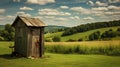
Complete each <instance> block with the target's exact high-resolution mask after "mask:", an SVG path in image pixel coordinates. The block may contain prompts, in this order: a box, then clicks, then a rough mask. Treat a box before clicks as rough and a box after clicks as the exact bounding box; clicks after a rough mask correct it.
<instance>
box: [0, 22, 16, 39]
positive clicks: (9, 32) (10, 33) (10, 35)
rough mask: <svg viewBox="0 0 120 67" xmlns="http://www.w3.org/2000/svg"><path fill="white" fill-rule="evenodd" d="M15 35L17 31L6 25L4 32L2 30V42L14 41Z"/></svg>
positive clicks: (0, 36)
mask: <svg viewBox="0 0 120 67" xmlns="http://www.w3.org/2000/svg"><path fill="white" fill-rule="evenodd" d="M14 35H15V29H14V28H13V27H12V26H11V25H10V24H6V25H5V28H4V29H3V30H0V41H13V40H14Z"/></svg>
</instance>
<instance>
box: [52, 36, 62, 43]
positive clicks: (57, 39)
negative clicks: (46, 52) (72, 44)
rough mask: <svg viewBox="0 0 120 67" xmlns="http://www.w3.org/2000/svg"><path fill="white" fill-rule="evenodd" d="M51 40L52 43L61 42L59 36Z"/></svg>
mask: <svg viewBox="0 0 120 67" xmlns="http://www.w3.org/2000/svg"><path fill="white" fill-rule="evenodd" d="M52 40H53V41H54V42H60V41H61V38H60V36H54V37H53V38H52Z"/></svg>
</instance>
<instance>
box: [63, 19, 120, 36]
mask: <svg viewBox="0 0 120 67" xmlns="http://www.w3.org/2000/svg"><path fill="white" fill-rule="evenodd" d="M113 26H120V20H114V21H109V22H97V23H88V24H82V25H79V26H75V27H72V28H69V29H67V30H65V32H64V33H63V34H62V36H67V35H72V34H75V33H80V32H86V31H89V30H94V29H99V28H106V27H113Z"/></svg>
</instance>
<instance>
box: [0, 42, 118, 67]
mask: <svg viewBox="0 0 120 67" xmlns="http://www.w3.org/2000/svg"><path fill="white" fill-rule="evenodd" d="M11 44H12V45H13V42H0V67H120V56H106V55H79V54H54V53H45V58H39V59H34V60H32V59H27V58H24V57H22V58H16V57H13V58H12V57H10V53H11V49H9V48H8V47H9V46H10V45H11Z"/></svg>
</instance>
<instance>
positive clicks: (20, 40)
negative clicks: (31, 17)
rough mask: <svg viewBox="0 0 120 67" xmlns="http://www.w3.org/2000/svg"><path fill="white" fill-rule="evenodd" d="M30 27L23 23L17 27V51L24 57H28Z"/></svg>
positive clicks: (19, 23)
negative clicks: (28, 31)
mask: <svg viewBox="0 0 120 67" xmlns="http://www.w3.org/2000/svg"><path fill="white" fill-rule="evenodd" d="M27 30H28V27H27V26H26V25H25V24H24V23H23V22H22V21H21V20H18V23H17V24H16V26H15V51H16V52H17V53H19V54H21V55H23V56H27V55H26V54H27V34H28V33H27V32H26V31H27Z"/></svg>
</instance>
